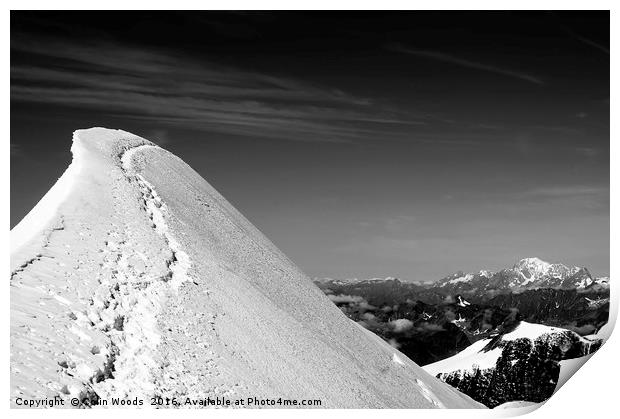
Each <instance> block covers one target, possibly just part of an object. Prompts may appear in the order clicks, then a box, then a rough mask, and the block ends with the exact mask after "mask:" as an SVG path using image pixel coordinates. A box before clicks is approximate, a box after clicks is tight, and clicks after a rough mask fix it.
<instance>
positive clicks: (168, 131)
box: [11, 11, 609, 280]
mask: <svg viewBox="0 0 620 419" xmlns="http://www.w3.org/2000/svg"><path fill="white" fill-rule="evenodd" d="M91 126H105V127H109V128H121V129H124V130H127V131H131V132H134V133H135V134H138V135H141V136H144V137H146V138H149V139H151V140H153V141H155V142H157V143H159V144H160V145H162V146H163V147H165V148H167V149H168V150H170V151H172V152H173V153H175V154H177V155H178V156H180V157H181V158H183V159H184V160H185V161H186V162H187V163H188V164H190V165H191V166H192V167H193V168H194V169H195V170H197V171H198V172H199V173H200V174H201V175H203V177H204V178H205V179H207V180H208V181H209V182H210V183H211V184H212V185H213V186H215V187H216V188H217V189H218V190H219V191H220V192H221V193H222V194H223V195H224V196H225V197H226V198H227V199H228V200H229V201H231V202H232V204H233V205H235V206H236V207H237V208H238V209H239V210H240V211H241V212H242V213H243V214H244V215H245V216H246V217H248V218H249V219H250V221H252V222H253V223H254V224H255V225H256V226H257V227H258V228H259V229H260V230H262V231H263V232H264V233H265V234H266V235H267V236H268V237H269V238H271V239H272V240H273V241H274V242H275V243H276V245H278V246H279V247H280V248H281V249H282V250H283V251H284V252H285V253H286V254H287V255H288V256H289V257H291V259H293V260H294V261H295V262H296V263H297V264H298V265H299V266H300V267H301V268H302V269H303V270H305V271H306V273H308V274H309V275H310V276H330V277H338V278H340V277H360V278H362V277H374V276H380V277H385V276H397V277H401V278H403V279H410V280H433V279H438V278H440V277H442V276H445V275H446V274H449V273H451V272H454V271H457V270H464V271H472V270H479V269H483V268H484V269H500V268H503V267H508V266H510V265H512V263H514V262H515V261H516V260H518V259H521V258H523V257H529V256H538V257H540V258H542V259H545V260H548V261H551V262H564V263H566V264H570V265H580V266H586V267H588V268H590V270H591V272H592V273H593V274H594V275H608V273H609V13H608V12H557V13H555V12H542V11H541V12H519V13H515V12H380V13H379V12H341V13H335V12H332V13H321V12H313V13H303V12H297V13H292V12H287V13H284V12H279V13H265V12H261V13H250V12H247V13H241V12H234V13H233V12H231V13H227V12H186V13H182V12H160V13H157V12H119V13H117V12H90V13H85V12H80V13H77V12H11V227H12V226H14V225H15V224H16V223H17V222H19V220H20V219H21V218H22V217H23V216H24V215H25V214H26V213H27V212H28V211H29V210H30V209H31V208H32V207H33V206H34V205H35V204H36V202H37V201H38V200H39V199H40V198H41V197H42V196H43V194H44V193H45V192H46V191H47V190H48V189H49V188H50V187H51V185H53V183H54V182H55V180H56V179H57V178H58V176H60V175H61V174H62V172H63V170H64V169H65V168H66V166H67V165H68V164H69V162H70V159H71V156H70V153H69V147H70V142H71V134H72V132H73V130H75V129H78V128H87V127H91Z"/></svg>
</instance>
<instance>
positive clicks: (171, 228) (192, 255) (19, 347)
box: [10, 128, 481, 408]
mask: <svg viewBox="0 0 620 419" xmlns="http://www.w3.org/2000/svg"><path fill="white" fill-rule="evenodd" d="M72 152H73V155H74V161H73V163H72V165H71V167H72V168H70V169H69V170H68V171H67V172H66V173H65V174H64V175H63V177H62V178H61V179H60V180H59V182H58V183H57V186H58V185H60V186H58V188H56V187H54V188H52V190H51V191H50V193H49V194H48V195H46V197H44V198H43V200H42V201H41V203H40V205H37V207H35V209H33V211H32V212H31V214H32V216H31V215H29V216H27V217H26V218H25V219H24V220H23V221H22V222H21V223H20V224H19V225H18V226H16V227H15V229H14V230H13V231H12V232H11V242H12V254H11V269H12V273H11V281H10V282H11V288H10V289H11V332H10V333H11V359H10V368H11V383H10V386H11V398H12V399H15V398H16V397H18V396H21V397H24V396H26V397H50V396H52V397H53V396H55V395H60V396H62V397H69V395H70V396H72V397H73V396H77V397H79V398H80V399H81V400H82V403H83V404H85V405H88V404H94V403H96V402H97V400H98V399H99V398H110V397H112V396H117V397H138V398H141V399H147V401H146V403H148V397H150V396H163V397H177V398H179V399H183V398H184V397H192V398H204V397H208V396H210V397H216V396H219V397H227V398H229V399H237V398H247V397H258V398H278V397H283V398H288V399H302V398H304V399H320V400H321V401H322V407H393V408H397V407H414V408H434V407H447V408H469V407H481V406H480V405H479V404H478V403H476V402H474V401H473V400H471V399H470V398H469V397H467V396H465V395H462V394H461V393H459V392H458V391H456V390H454V389H452V388H451V387H450V386H448V385H446V384H444V383H442V382H440V381H439V380H436V379H435V378H433V377H431V376H430V375H429V374H428V373H426V372H425V371H424V370H422V369H421V368H420V367H418V366H417V365H416V364H415V363H413V362H412V361H410V360H409V359H408V358H407V357H406V356H405V355H403V354H401V353H400V352H398V351H397V350H395V349H393V348H392V347H391V346H389V345H388V344H387V343H385V342H383V341H382V340H381V339H380V338H378V337H377V336H374V335H372V334H371V333H370V332H367V331H366V330H364V329H363V328H361V327H359V326H358V325H356V324H355V323H353V322H351V321H350V320H348V319H347V318H346V317H345V316H344V315H343V314H342V313H341V312H340V310H338V309H337V308H336V307H335V306H334V305H333V304H332V303H331V302H330V301H329V299H327V298H326V297H325V296H324V295H323V293H322V292H321V291H320V290H319V289H317V288H316V287H315V286H314V285H313V284H312V282H311V281H310V280H309V279H308V278H307V277H306V276H305V275H304V274H303V273H302V272H301V271H300V270H299V269H298V268H297V267H296V266H295V265H294V264H293V263H292V262H291V261H290V260H289V259H288V258H287V257H286V256H285V255H284V254H282V253H281V252H280V251H279V250H278V249H277V248H276V247H275V246H274V245H273V244H272V243H271V242H270V241H269V240H268V239H267V238H266V237H265V236H263V235H262V234H261V233H260V232H259V231H258V230H257V229H256V228H255V227H253V226H252V225H251V223H250V222H249V221H247V220H246V219H245V218H244V217H243V216H242V215H241V214H240V213H239V212H238V211H237V210H235V209H234V208H233V207H232V206H231V205H230V204H229V203H228V202H227V201H226V200H225V199H224V198H223V197H222V196H221V195H220V194H219V193H218V192H217V191H216V190H215V189H213V188H212V187H211V186H210V185H209V184H208V183H207V182H206V181H205V180H204V179H202V178H201V177H200V176H199V175H198V174H197V173H196V172H195V171H193V170H192V169H191V168H190V167H189V166H187V165H186V164H185V163H184V162H183V161H181V160H180V159H179V158H177V157H175V156H174V155H172V154H171V153H169V152H167V151H165V150H163V149H161V148H159V147H157V146H155V145H154V144H152V143H150V142H149V141H147V140H144V139H142V138H139V137H136V136H134V135H132V134H130V133H127V132H124V131H118V130H107V129H103V128H93V129H89V130H80V131H76V133H75V134H74V144H73V147H72Z"/></svg>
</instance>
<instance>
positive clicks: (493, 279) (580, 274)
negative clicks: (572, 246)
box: [436, 257, 594, 293]
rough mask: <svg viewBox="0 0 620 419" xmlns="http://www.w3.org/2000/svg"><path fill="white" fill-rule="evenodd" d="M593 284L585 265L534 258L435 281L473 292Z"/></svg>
mask: <svg viewBox="0 0 620 419" xmlns="http://www.w3.org/2000/svg"><path fill="white" fill-rule="evenodd" d="M593 283H594V280H593V279H592V275H591V274H590V272H589V271H588V270H587V269H586V268H580V267H576V266H575V267H572V268H569V267H568V266H566V265H563V264H561V263H549V262H545V261H544V260H541V259H539V258H536V257H530V258H525V259H521V260H520V261H518V262H517V263H515V264H514V266H513V267H512V268H509V269H503V270H501V271H499V272H489V271H480V272H478V273H468V274H464V273H463V272H458V273H456V274H453V275H450V276H447V277H445V278H443V279H441V280H439V281H438V282H437V283H436V286H437V287H441V288H444V289H445V290H451V291H452V292H454V293H459V292H466V291H469V292H474V291H494V290H495V291H523V290H528V289H538V288H561V289H582V288H587V287H589V286H591V285H592V284H593Z"/></svg>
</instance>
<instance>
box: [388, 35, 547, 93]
mask: <svg viewBox="0 0 620 419" xmlns="http://www.w3.org/2000/svg"><path fill="white" fill-rule="evenodd" d="M387 48H388V49H389V50H391V51H394V52H400V53H403V54H409V55H416V56H418V57H424V58H428V59H431V60H435V61H442V62H445V63H450V64H455V65H459V66H461V67H467V68H473V69H476V70H482V71H486V72H490V73H495V74H501V75H503V76H507V77H512V78H515V79H519V80H523V81H527V82H530V83H534V84H539V85H543V84H545V83H544V81H543V80H542V79H540V78H539V77H536V76H533V75H530V74H526V73H522V72H518V71H514V70H511V69H507V68H502V67H497V66H494V65H489V64H484V63H480V62H476V61H470V60H466V59H463V58H459V57H455V56H453V55H450V54H446V53H443V52H437V51H428V50H420V49H413V48H407V47H405V46H403V45H400V44H393V45H389V46H388V47H387Z"/></svg>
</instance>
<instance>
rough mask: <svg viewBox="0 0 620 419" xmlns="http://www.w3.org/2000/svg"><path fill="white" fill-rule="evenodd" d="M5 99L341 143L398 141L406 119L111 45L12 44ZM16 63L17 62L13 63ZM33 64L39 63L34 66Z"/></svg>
mask: <svg viewBox="0 0 620 419" xmlns="http://www.w3.org/2000/svg"><path fill="white" fill-rule="evenodd" d="M11 48H12V50H13V51H17V52H19V53H20V54H29V55H30V56H32V57H34V58H35V59H32V60H28V62H29V63H31V64H28V65H25V64H14V65H13V66H12V67H11V99H12V100H14V101H21V102H31V103H32V102H34V103H51V104H59V105H66V106H71V107H85V108H90V109H96V110H100V111H102V112H106V113H108V114H117V115H121V114H122V115H123V116H124V117H126V118H133V119H136V120H144V121H148V122H153V123H155V124H158V125H159V124H165V125H174V126H182V127H186V128H194V129H199V130H205V131H219V132H226V133H232V134H238V135H251V136H264V137H269V138H280V139H287V140H295V141H324V142H339V143H347V142H354V141H356V140H359V139H364V138H375V139H376V138H377V137H379V138H381V139H390V138H392V137H394V138H396V137H398V138H400V137H402V136H403V134H402V131H403V129H402V128H403V127H404V126H416V125H424V124H426V122H427V120H428V116H427V115H424V114H420V115H412V114H411V112H408V113H406V114H405V113H404V112H400V111H399V110H396V109H393V108H390V107H389V106H387V105H385V104H378V103H376V101H375V100H372V99H371V98H366V97H358V96H356V95H352V94H348V93H346V92H344V91H341V90H339V89H335V88H331V87H326V86H317V85H314V84H312V83H309V82H303V81H299V80H294V79H289V78H286V77H280V76H274V75H269V74H261V73H254V72H248V71H243V70H240V69H237V68H231V67H227V66H222V65H218V64H215V63H211V62H203V61H199V60H196V59H192V58H190V57H187V56H183V55H179V54H177V53H175V52H171V51H154V50H149V49H146V48H133V47H129V46H120V45H116V44H111V43H90V44H87V43H80V42H73V41H68V40H60V39H55V40H45V41H41V40H33V39H30V38H19V37H15V38H14V39H12V43H11ZM22 62H24V61H23V60H22ZM37 63H46V64H45V65H43V64H37Z"/></svg>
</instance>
